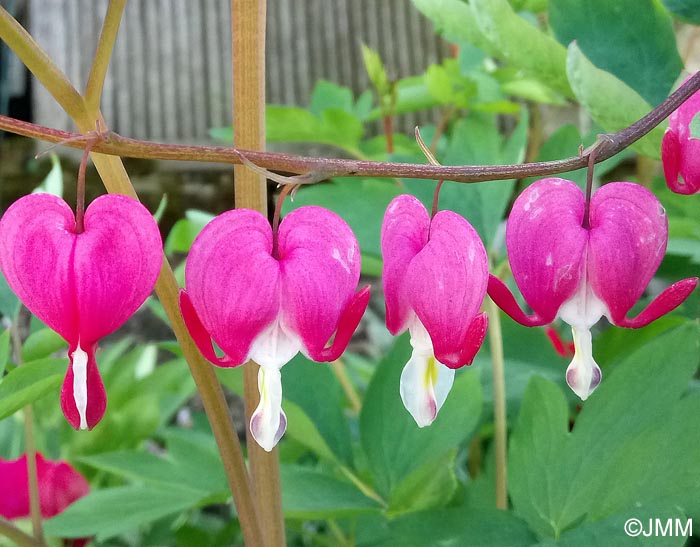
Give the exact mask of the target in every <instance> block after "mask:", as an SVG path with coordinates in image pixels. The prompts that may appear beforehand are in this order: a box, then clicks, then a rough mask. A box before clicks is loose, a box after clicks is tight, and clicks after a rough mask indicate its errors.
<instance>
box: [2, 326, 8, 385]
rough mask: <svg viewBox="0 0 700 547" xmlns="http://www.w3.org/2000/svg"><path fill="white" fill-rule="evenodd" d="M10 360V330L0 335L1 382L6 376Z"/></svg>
mask: <svg viewBox="0 0 700 547" xmlns="http://www.w3.org/2000/svg"><path fill="white" fill-rule="evenodd" d="M9 360H10V329H5V330H4V331H2V334H0V380H1V379H2V377H3V375H4V374H5V367H6V366H7V363H8V361H9Z"/></svg>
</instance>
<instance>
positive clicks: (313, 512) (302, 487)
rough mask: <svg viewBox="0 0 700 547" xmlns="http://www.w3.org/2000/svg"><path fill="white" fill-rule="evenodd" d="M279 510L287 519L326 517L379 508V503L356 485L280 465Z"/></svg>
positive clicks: (309, 471) (313, 470)
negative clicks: (280, 504) (280, 503)
mask: <svg viewBox="0 0 700 547" xmlns="http://www.w3.org/2000/svg"><path fill="white" fill-rule="evenodd" d="M280 477H281V481H282V509H283V511H284V516H285V517H286V518H295V519H306V520H311V519H327V518H335V517H348V516H353V515H358V514H361V513H367V512H374V511H378V510H379V508H380V506H379V504H378V503H377V502H376V501H374V500H372V499H370V498H368V497H367V496H365V495H364V494H363V493H362V492H360V491H359V490H358V489H357V488H356V487H355V486H353V485H352V484H349V483H347V482H345V481H342V480H340V479H337V478H336V477H334V476H332V475H329V474H327V473H324V472H322V471H318V470H315V469H310V468H307V467H302V466H298V465H281V466H280Z"/></svg>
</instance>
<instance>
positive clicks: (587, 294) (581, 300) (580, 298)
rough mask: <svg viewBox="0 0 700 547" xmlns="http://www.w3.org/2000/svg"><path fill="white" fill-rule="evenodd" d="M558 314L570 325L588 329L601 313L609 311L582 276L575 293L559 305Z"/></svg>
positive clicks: (604, 313) (605, 313)
mask: <svg viewBox="0 0 700 547" xmlns="http://www.w3.org/2000/svg"><path fill="white" fill-rule="evenodd" d="M558 315H559V317H560V318H561V319H562V321H564V322H565V323H568V324H569V325H571V326H572V327H576V328H579V329H590V328H591V327H592V326H593V325H595V324H596V323H597V322H598V321H599V320H600V318H601V317H603V315H609V312H608V307H607V306H606V305H605V302H603V301H602V300H601V299H600V298H598V297H597V296H596V295H595V294H594V293H593V289H592V288H591V285H590V283H588V279H586V278H585V276H584V278H583V279H582V280H581V284H580V285H579V288H578V289H577V290H576V293H575V294H574V295H573V296H572V297H571V298H569V299H568V300H567V301H566V302H564V303H563V304H562V305H561V307H560V308H559V313H558Z"/></svg>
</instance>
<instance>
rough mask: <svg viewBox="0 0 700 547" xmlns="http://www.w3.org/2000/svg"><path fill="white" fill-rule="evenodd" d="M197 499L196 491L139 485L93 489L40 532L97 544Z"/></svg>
mask: <svg viewBox="0 0 700 547" xmlns="http://www.w3.org/2000/svg"><path fill="white" fill-rule="evenodd" d="M200 499H201V496H200V494H199V493H198V492H194V491H192V490H188V489H184V488H177V487H174V486H170V487H163V486H154V485H140V486H123V487H119V488H109V489H105V490H97V491H94V492H91V493H90V494H88V495H87V496H85V497H84V498H81V499H79V500H78V501H77V502H75V503H74V504H73V505H71V506H70V507H68V509H66V510H65V511H64V512H63V513H61V514H59V515H57V516H55V517H54V518H52V519H50V520H48V521H46V522H45V524H44V526H45V528H44V529H45V531H46V533H47V534H49V535H52V536H57V537H64V538H71V537H89V536H96V538H97V540H98V541H104V540H106V539H109V538H112V537H114V536H117V535H119V534H121V533H124V532H128V531H131V530H135V529H138V528H139V527H140V526H143V525H145V524H148V523H150V522H154V521H156V520H158V519H161V518H163V517H165V516H168V515H173V514H176V513H179V512H180V511H184V510H185V509H188V508H190V507H193V506H195V505H196V504H197V503H198V502H199V501H200ZM115 517H118V518H115Z"/></svg>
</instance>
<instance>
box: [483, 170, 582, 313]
mask: <svg viewBox="0 0 700 547" xmlns="http://www.w3.org/2000/svg"><path fill="white" fill-rule="evenodd" d="M584 209H585V197H584V195H583V192H582V191H581V190H580V189H579V187H578V186H576V184H574V183H573V182H571V181H568V180H564V179H559V178H547V179H542V180H539V181H537V182H535V183H534V184H532V185H531V186H529V187H528V188H527V189H526V190H525V191H524V192H523V193H522V194H520V196H519V197H518V199H516V200H515V203H514V204H513V210H512V211H511V214H510V217H509V218H508V223H507V226H506V247H507V249H508V259H509V261H510V266H511V269H512V271H513V277H514V279H515V282H516V284H517V285H518V288H519V289H520V291H521V292H522V294H523V297H524V298H525V301H526V302H527V303H528V304H529V305H530V307H531V308H532V309H533V310H534V312H535V313H536V315H537V316H538V317H539V320H536V319H534V318H533V319H531V320H526V319H525V318H526V317H527V316H525V315H524V314H522V315H521V316H520V317H518V314H517V312H515V309H514V307H513V305H514V304H515V301H514V300H512V301H508V298H507V297H506V295H505V292H504V291H503V290H501V289H502V288H501V287H500V285H497V284H496V283H495V282H492V285H493V286H494V287H493V288H494V291H493V292H494V300H498V299H499V297H502V298H500V300H504V301H506V302H507V303H508V306H507V308H508V309H506V308H505V307H504V308H503V309H504V311H506V312H507V313H509V315H511V316H512V317H513V318H514V319H515V320H516V321H519V322H521V323H523V324H530V325H541V324H545V323H551V322H552V321H553V320H554V318H555V317H556V315H557V311H558V310H559V307H560V306H561V305H562V304H563V303H564V302H565V301H566V300H567V299H569V298H570V297H571V296H572V295H573V294H574V292H575V291H576V288H577V287H578V285H579V282H580V280H581V274H582V266H583V263H584V250H585V248H586V242H587V240H588V232H587V230H586V229H584V228H583V226H582V222H583V214H584ZM499 305H500V304H499ZM509 310H511V311H513V312H514V313H515V314H511V313H510V311H509ZM526 321H529V322H526Z"/></svg>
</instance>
